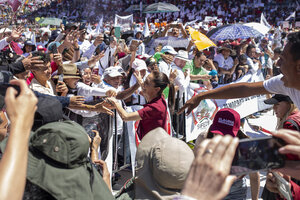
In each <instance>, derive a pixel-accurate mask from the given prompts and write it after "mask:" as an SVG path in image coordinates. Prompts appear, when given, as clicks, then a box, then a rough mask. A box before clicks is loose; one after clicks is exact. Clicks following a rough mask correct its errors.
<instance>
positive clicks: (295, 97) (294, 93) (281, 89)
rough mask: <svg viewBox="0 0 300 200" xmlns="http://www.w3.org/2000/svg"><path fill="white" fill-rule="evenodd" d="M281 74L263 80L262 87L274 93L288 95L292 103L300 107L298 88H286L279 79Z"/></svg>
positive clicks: (299, 91)
mask: <svg viewBox="0 0 300 200" xmlns="http://www.w3.org/2000/svg"><path fill="white" fill-rule="evenodd" d="M282 76H283V75H282V74H280V75H278V76H275V77H273V78H271V79H269V80H266V81H264V87H265V89H266V90H267V91H269V92H271V93H274V94H283V95H288V96H289V97H290V98H291V99H292V101H293V102H294V104H295V105H296V106H297V107H298V108H300V90H297V89H294V88H288V87H285V86H284V85H283V82H282V81H281V78H282Z"/></svg>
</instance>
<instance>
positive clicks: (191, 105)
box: [177, 96, 201, 115]
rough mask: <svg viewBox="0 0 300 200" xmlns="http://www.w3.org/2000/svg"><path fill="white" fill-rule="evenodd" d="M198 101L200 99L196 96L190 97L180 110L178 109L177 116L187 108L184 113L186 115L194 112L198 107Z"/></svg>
mask: <svg viewBox="0 0 300 200" xmlns="http://www.w3.org/2000/svg"><path fill="white" fill-rule="evenodd" d="M200 101H201V99H200V98H199V97H198V96H194V97H192V98H191V99H190V100H188V101H187V102H186V103H185V104H184V105H183V106H182V108H180V110H179V111H178V112H177V114H178V115H179V114H181V113H183V111H184V110H185V109H186V108H187V109H188V110H187V112H186V115H189V114H190V113H191V112H192V111H193V110H194V108H196V107H197V106H198V105H199V103H200Z"/></svg>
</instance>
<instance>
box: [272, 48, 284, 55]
mask: <svg viewBox="0 0 300 200" xmlns="http://www.w3.org/2000/svg"><path fill="white" fill-rule="evenodd" d="M281 52H282V50H281V48H280V47H277V48H275V49H274V53H278V54H281Z"/></svg>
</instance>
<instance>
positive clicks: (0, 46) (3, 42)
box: [0, 38, 8, 51]
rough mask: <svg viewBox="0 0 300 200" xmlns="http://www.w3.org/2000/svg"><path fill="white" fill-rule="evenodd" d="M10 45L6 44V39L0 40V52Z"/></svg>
mask: <svg viewBox="0 0 300 200" xmlns="http://www.w3.org/2000/svg"><path fill="white" fill-rule="evenodd" d="M7 45H8V42H6V38H4V39H2V40H0V51H1V50H2V49H4V47H6V46H7Z"/></svg>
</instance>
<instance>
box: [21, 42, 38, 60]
mask: <svg viewBox="0 0 300 200" xmlns="http://www.w3.org/2000/svg"><path fill="white" fill-rule="evenodd" d="M35 49H36V47H35V44H33V43H32V42H31V41H30V40H27V41H25V42H24V47H23V48H22V51H23V55H22V56H24V57H27V56H29V54H30V53H31V52H33V51H35Z"/></svg>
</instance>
